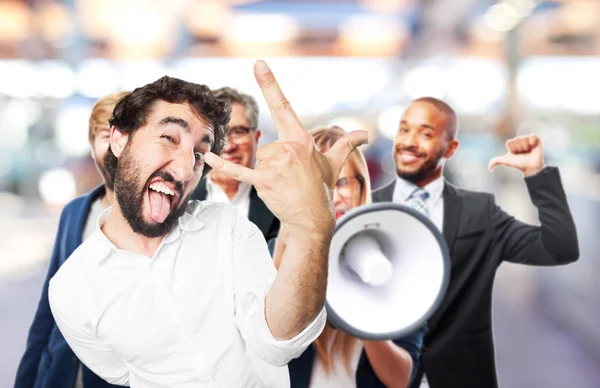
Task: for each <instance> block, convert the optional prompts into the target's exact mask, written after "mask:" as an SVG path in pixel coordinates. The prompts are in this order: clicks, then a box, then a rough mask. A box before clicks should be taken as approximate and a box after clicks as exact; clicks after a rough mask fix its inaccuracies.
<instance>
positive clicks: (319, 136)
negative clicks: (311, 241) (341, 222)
mask: <svg viewBox="0 0 600 388" xmlns="http://www.w3.org/2000/svg"><path fill="white" fill-rule="evenodd" d="M346 133H347V132H346V131H344V129H342V128H340V127H338V126H332V127H317V128H314V129H312V130H311V131H310V134H311V135H312V137H313V139H314V141H315V145H316V146H317V148H318V149H319V151H321V152H327V150H329V149H330V148H331V147H332V146H333V145H334V144H335V142H336V141H338V140H339V139H340V138H341V137H343V136H344V135H345V134H346ZM346 163H350V165H351V166H352V167H353V168H354V169H355V170H356V171H357V173H358V175H360V176H361V177H362V178H363V182H364V184H363V188H362V193H361V198H360V202H359V206H360V205H365V204H368V203H371V180H370V179H369V170H368V167H367V162H366V159H365V157H364V155H363V153H362V152H361V151H360V150H359V149H355V150H354V151H353V152H352V153H351V154H350V155H349V156H348V159H346ZM330 341H332V345H331V348H330V347H329V346H328V344H329V342H330ZM357 344H358V339H357V338H355V337H352V336H350V335H348V334H346V333H344V332H342V331H339V330H335V329H333V328H332V327H331V326H329V325H325V329H323V332H322V333H321V335H320V336H319V338H317V340H316V341H315V343H314V346H315V347H316V350H317V356H318V357H320V358H321V361H322V363H323V369H324V370H325V373H329V371H330V370H331V369H332V368H333V365H334V364H333V362H334V359H335V358H336V357H341V358H342V361H343V365H344V368H345V369H346V371H347V372H348V374H352V372H351V369H350V368H351V365H350V364H351V362H352V360H351V357H352V351H353V350H354V347H355V346H356V345H357Z"/></svg>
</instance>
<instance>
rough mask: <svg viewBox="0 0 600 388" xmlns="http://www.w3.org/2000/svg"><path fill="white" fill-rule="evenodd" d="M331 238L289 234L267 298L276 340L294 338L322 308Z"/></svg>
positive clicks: (327, 236) (266, 308) (271, 326)
mask: <svg viewBox="0 0 600 388" xmlns="http://www.w3.org/2000/svg"><path fill="white" fill-rule="evenodd" d="M330 237H331V234H330V232H325V233H323V232H318V231H315V232H314V233H312V235H311V236H304V235H300V234H296V235H294V234H293V233H290V236H289V240H288V242H287V245H286V249H285V252H284V253H283V256H282V258H281V263H280V265H279V269H278V272H277V277H276V278H275V281H274V282H273V285H272V287H271V289H270V291H269V293H268V294H267V297H266V301H265V316H266V319H267V324H268V326H269V329H270V330H271V333H272V334H273V337H275V338H276V339H278V340H285V339H290V338H292V337H294V336H295V335H297V334H298V333H300V332H301V331H302V330H303V329H304V328H306V327H307V326H308V325H309V324H310V323H311V322H312V321H313V320H314V319H315V317H316V316H317V315H318V314H319V312H320V311H321V310H322V309H323V305H324V303H325V291H326V286H327V260H328V254H329V241H330V240H331V239H330Z"/></svg>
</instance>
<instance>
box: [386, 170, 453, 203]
mask: <svg viewBox="0 0 600 388" xmlns="http://www.w3.org/2000/svg"><path fill="white" fill-rule="evenodd" d="M417 188H418V186H417V185H415V184H414V183H412V182H409V181H407V180H406V179H402V178H400V177H397V178H396V185H395V187H394V197H393V198H394V202H400V203H402V202H405V201H406V200H407V199H408V197H410V195H411V194H412V193H413V192H414V191H415V189H417ZM423 190H425V191H427V192H428V193H429V201H431V203H436V202H437V200H438V199H440V197H441V196H442V192H443V191H444V177H443V176H440V177H439V178H437V179H436V180H434V181H432V182H429V183H428V184H427V185H425V187H423Z"/></svg>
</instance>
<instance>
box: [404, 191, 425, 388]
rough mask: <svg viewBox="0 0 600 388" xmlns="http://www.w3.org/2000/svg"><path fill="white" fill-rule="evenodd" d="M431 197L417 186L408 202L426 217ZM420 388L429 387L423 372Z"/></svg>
mask: <svg viewBox="0 0 600 388" xmlns="http://www.w3.org/2000/svg"><path fill="white" fill-rule="evenodd" d="M428 199H429V193H428V192H427V191H425V190H423V189H422V188H420V187H417V188H416V189H415V191H413V192H412V193H411V194H410V196H409V197H408V199H407V201H406V204H407V205H408V206H410V207H412V208H413V209H415V210H417V211H418V212H421V214H423V215H424V216H425V217H429V211H428V210H427V203H426V202H427V200H428ZM419 388H429V383H428V382H427V376H425V374H424V373H423V377H422V378H421V384H420V385H419Z"/></svg>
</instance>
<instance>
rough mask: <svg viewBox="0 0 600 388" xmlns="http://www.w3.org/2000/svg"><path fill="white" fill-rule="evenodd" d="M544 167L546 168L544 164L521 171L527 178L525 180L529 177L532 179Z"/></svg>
mask: <svg viewBox="0 0 600 388" xmlns="http://www.w3.org/2000/svg"><path fill="white" fill-rule="evenodd" d="M544 167H545V166H544V165H543V164H541V165H538V166H530V167H526V168H523V169H522V170H521V171H522V172H523V175H524V176H525V178H527V177H530V176H532V175H535V174H537V173H538V172H540V171H541V170H542V169H543V168H544Z"/></svg>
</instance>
